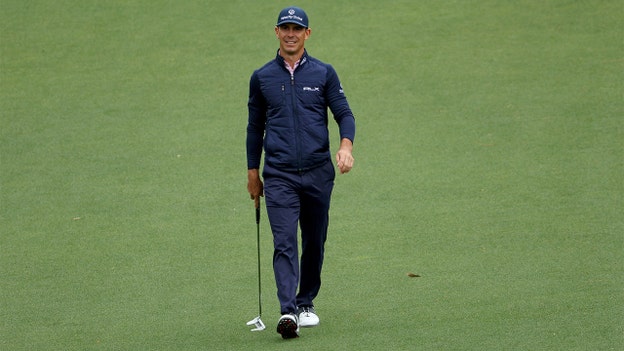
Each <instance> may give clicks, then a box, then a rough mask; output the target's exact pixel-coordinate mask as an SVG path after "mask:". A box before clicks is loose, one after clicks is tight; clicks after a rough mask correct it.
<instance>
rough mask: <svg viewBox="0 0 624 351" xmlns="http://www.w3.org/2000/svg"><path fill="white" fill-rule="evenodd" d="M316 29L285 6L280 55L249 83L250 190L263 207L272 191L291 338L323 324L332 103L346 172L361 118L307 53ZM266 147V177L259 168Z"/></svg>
mask: <svg viewBox="0 0 624 351" xmlns="http://www.w3.org/2000/svg"><path fill="white" fill-rule="evenodd" d="M310 34H311V30H310V27H309V25H308V16H307V15H306V13H305V12H304V11H303V10H302V9H300V8H298V7H287V8H285V9H283V10H282V11H281V12H280V14H279V16H278V17H277V24H276V26H275V36H276V37H277V40H278V41H279V50H278V51H277V55H276V57H275V59H273V60H271V61H269V62H268V63H267V64H265V65H264V66H262V67H261V68H260V69H258V70H256V71H255V72H253V74H252V75H251V79H250V82H249V101H248V108H249V120H248V125H247V168H248V174H247V177H248V183H247V190H248V191H249V194H250V195H251V199H252V200H254V201H255V203H256V206H258V204H259V198H260V197H261V196H266V208H267V215H268V218H269V222H270V225H271V231H272V232H273V243H274V253H273V271H274V273H275V282H276V284H277V297H278V299H279V302H280V307H281V314H282V316H281V318H280V319H279V321H278V324H277V332H278V333H279V334H281V335H282V337H283V338H284V339H289V338H296V337H298V336H299V327H313V326H316V325H318V324H319V317H318V315H317V314H316V311H315V309H314V298H315V297H316V296H317V294H318V292H319V289H320V287H321V268H322V267H323V256H324V246H325V240H326V238H327V227H328V222H329V204H330V198H331V192H332V189H333V186H334V178H335V170H334V164H333V163H332V157H331V155H330V147H329V131H328V129H327V123H328V108H329V109H330V110H331V112H332V114H333V117H334V119H335V121H336V122H337V124H338V127H339V131H340V147H339V149H338V151H337V153H336V158H335V160H336V166H337V168H338V169H339V170H340V173H348V172H349V171H350V170H351V168H352V167H353V156H352V149H353V140H354V137H355V118H354V117H353V113H352V112H351V109H350V107H349V104H348V102H347V99H346V97H345V95H344V93H343V90H342V86H341V84H340V80H339V79H338V75H337V74H336V71H335V70H334V68H333V67H332V66H330V65H328V64H326V63H323V62H321V61H319V60H317V59H315V58H313V57H312V56H309V55H308V53H307V51H306V49H305V41H306V40H308V38H310ZM263 146H264V168H263V171H262V178H263V179H264V183H263V181H262V180H261V178H260V172H259V168H260V160H261V157H262V150H263ZM298 227H299V228H300V229H301V260H299V252H298V246H297V243H298V235H297V230H298Z"/></svg>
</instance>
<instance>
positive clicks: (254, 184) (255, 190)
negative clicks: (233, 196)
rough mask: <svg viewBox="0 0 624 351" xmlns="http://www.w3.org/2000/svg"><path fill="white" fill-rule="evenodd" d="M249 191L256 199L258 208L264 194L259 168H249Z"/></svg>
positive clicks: (255, 202)
mask: <svg viewBox="0 0 624 351" xmlns="http://www.w3.org/2000/svg"><path fill="white" fill-rule="evenodd" d="M247 191H248V192H249V197H250V198H251V199H252V200H254V205H255V206H256V208H258V207H260V197H261V196H264V184H262V180H260V171H259V170H258V169H250V170H247Z"/></svg>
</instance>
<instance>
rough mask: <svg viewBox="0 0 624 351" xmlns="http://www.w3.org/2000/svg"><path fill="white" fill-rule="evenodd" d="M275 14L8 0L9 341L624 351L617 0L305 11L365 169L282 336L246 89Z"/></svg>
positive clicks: (1, 203) (206, 5)
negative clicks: (299, 310)
mask: <svg viewBox="0 0 624 351" xmlns="http://www.w3.org/2000/svg"><path fill="white" fill-rule="evenodd" d="M286 5H289V3H287V2H284V1H278V2H274V3H272V2H251V1H228V2H216V1H209V2H203V1H184V2H173V1H162V0H160V1H151V2H147V1H144V0H132V1H106V2H96V1H77V0H61V1H54V2H51V1H28V2H24V1H15V0H5V1H3V2H2V3H1V4H0V35H1V37H0V104H1V105H0V111H1V112H0V113H1V115H0V116H1V120H0V125H1V127H0V138H1V139H0V232H1V234H0V349H2V350H205V349H215V350H245V349H254V350H282V349H284V350H286V349H293V348H296V349H298V350H312V349H314V350H333V349H344V350H619V349H622V348H624V219H623V217H622V213H623V209H624V206H623V197H624V177H623V175H624V141H623V140H624V126H623V118H624V73H623V72H624V58H623V54H624V42H623V41H622V37H623V36H624V25H623V24H622V23H624V6H623V5H622V4H621V2H619V1H564V0H553V1H537V0H523V1H513V2H509V1H494V0H486V1H476V0H475V1H451V0H445V1H406V0H404V1H400V0H394V1H386V2H378V1H358V2H334V1H315V2H313V3H310V4H303V3H302V4H300V5H301V6H302V7H304V8H305V9H306V10H307V11H308V14H309V15H310V21H311V22H310V23H311V27H312V29H313V32H312V37H311V39H310V40H309V42H308V50H309V52H310V54H312V55H313V56H316V57H318V58H320V59H322V60H325V61H327V62H330V63H332V64H333V65H334V66H335V67H336V69H337V71H338V73H339V75H340V76H341V79H342V82H343V85H344V87H345V89H346V93H347V95H348V97H349V100H350V103H351V106H352V108H353V110H354V112H355V114H356V117H357V123H358V134H357V138H356V144H355V157H356V168H354V170H353V172H352V173H351V174H349V175H346V176H339V177H338V179H337V182H336V183H337V184H336V189H335V193H334V201H333V204H332V211H331V218H332V220H331V226H330V238H329V241H328V244H327V260H326V265H325V271H324V276H323V278H324V281H323V282H324V283H323V284H324V285H323V289H322V290H321V295H320V296H319V298H318V299H317V301H316V302H317V308H318V310H319V313H320V315H321V318H322V325H321V327H319V328H316V329H306V330H304V331H303V332H302V337H301V338H300V339H298V340H293V341H287V342H285V341H283V340H281V339H280V338H279V336H278V335H277V334H276V333H275V332H274V328H275V322H276V320H277V318H278V317H279V316H278V312H279V308H278V303H277V298H276V297H275V288H274V282H273V278H272V270H271V266H270V257H271V236H270V232H269V227H268V223H267V221H266V216H263V222H262V227H261V230H262V234H263V238H262V248H263V256H262V258H263V302H264V311H265V313H264V315H263V320H264V321H265V323H266V324H267V326H268V331H266V332H263V333H251V332H249V328H247V327H246V326H245V322H246V321H247V320H249V319H251V318H253V317H255V315H256V313H257V303H256V301H257V296H256V293H257V285H256V268H255V254H256V253H255V252H256V251H255V250H256V248H255V223H254V213H253V205H252V203H251V202H250V201H249V200H248V195H247V193H246V188H245V186H246V169H245V165H246V161H245V151H244V138H245V124H246V97H247V88H248V79H249V76H250V74H251V72H252V71H253V70H254V69H255V68H258V67H260V66H261V65H262V64H264V63H265V62H266V61H268V60H269V59H271V58H272V57H273V55H274V54H275V50H276V49H277V43H276V41H275V39H274V36H273V34H272V30H273V28H272V23H273V21H274V20H275V18H276V16H277V12H278V11H279V10H280V9H281V8H282V7H283V6H286ZM331 130H332V135H333V139H334V140H333V141H337V132H336V128H335V126H332V127H331ZM336 144H337V143H334V145H336ZM408 272H413V273H417V274H419V275H421V277H420V278H408V277H407V275H406V273H408Z"/></svg>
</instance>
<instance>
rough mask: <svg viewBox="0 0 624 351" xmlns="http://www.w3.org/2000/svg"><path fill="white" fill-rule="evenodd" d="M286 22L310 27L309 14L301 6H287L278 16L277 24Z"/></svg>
mask: <svg viewBox="0 0 624 351" xmlns="http://www.w3.org/2000/svg"><path fill="white" fill-rule="evenodd" d="M284 23H295V24H298V25H300V26H302V27H306V28H308V15H306V13H305V11H303V10H302V9H301V8H299V7H295V6H291V7H287V8H285V9H283V10H282V11H281V12H280V14H279V16H278V17H277V24H276V26H281V25H282V24H284Z"/></svg>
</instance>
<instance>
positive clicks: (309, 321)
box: [297, 306, 321, 328]
mask: <svg viewBox="0 0 624 351" xmlns="http://www.w3.org/2000/svg"><path fill="white" fill-rule="evenodd" d="M297 313H298V314H299V326H300V327H304V328H308V327H316V326H317V325H319V323H320V322H321V321H320V319H319V317H318V316H317V315H316V311H315V310H314V306H306V307H299V308H298V309H297Z"/></svg>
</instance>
